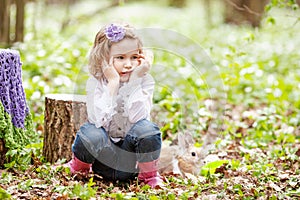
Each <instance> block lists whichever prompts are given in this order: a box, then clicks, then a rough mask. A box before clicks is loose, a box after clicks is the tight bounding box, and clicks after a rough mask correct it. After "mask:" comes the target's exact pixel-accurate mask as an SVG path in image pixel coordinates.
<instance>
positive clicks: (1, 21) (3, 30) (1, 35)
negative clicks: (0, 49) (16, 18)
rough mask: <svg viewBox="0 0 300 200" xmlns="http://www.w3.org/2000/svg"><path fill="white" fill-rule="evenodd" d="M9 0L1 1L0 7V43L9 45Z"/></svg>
mask: <svg viewBox="0 0 300 200" xmlns="http://www.w3.org/2000/svg"><path fill="white" fill-rule="evenodd" d="M9 10H10V0H1V6H0V42H3V43H6V44H9V43H10V39H9V34H10V12H9Z"/></svg>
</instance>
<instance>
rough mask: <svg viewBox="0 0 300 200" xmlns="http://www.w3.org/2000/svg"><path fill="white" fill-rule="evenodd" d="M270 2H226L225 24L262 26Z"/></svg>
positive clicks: (252, 0)
mask: <svg viewBox="0 0 300 200" xmlns="http://www.w3.org/2000/svg"><path fill="white" fill-rule="evenodd" d="M267 3H268V0H225V23H232V24H237V25H241V24H250V25H251V26H253V27H257V26H259V25H260V20H261V18H262V15H263V12H264V7H265V6H266V5H267Z"/></svg>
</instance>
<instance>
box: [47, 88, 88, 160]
mask: <svg viewBox="0 0 300 200" xmlns="http://www.w3.org/2000/svg"><path fill="white" fill-rule="evenodd" d="M44 120H45V121H44V130H45V132H44V147H43V155H44V157H45V158H46V160H47V161H49V162H51V163H54V162H56V161H57V160H59V159H63V158H65V159H66V160H70V159H71V157H72V144H73V141H74V139H75V136H76V132H77V131H78V130H79V128H80V126H81V125H82V124H84V123H85V122H86V121H87V110H86V96H85V95H75V94H48V95H46V98H45V117H44Z"/></svg>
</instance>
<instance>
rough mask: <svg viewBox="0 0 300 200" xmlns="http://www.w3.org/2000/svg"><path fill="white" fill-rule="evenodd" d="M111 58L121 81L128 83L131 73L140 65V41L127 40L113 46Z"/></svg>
mask: <svg viewBox="0 0 300 200" xmlns="http://www.w3.org/2000/svg"><path fill="white" fill-rule="evenodd" d="M109 57H110V58H111V57H113V66H114V68H115V69H116V71H117V72H118V73H119V75H120V81H121V82H128V80H129V78H130V74H131V72H132V71H133V70H134V69H135V68H136V67H137V66H139V65H140V60H139V58H140V49H139V46H138V41H137V40H135V39H127V38H125V39H123V40H121V41H120V42H118V43H114V44H112V46H111V48H110V56H109Z"/></svg>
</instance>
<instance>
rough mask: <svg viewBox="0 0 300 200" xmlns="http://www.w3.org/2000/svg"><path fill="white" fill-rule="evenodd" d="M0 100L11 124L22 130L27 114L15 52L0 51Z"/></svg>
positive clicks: (19, 64)
mask: <svg viewBox="0 0 300 200" xmlns="http://www.w3.org/2000/svg"><path fill="white" fill-rule="evenodd" d="M0 65H1V68H0V98H1V102H2V105H3V107H4V110H5V111H6V112H7V113H8V114H9V115H10V116H11V118H12V123H13V124H14V126H16V127H18V128H24V121H25V117H26V116H27V114H28V113H29V109H28V107H27V104H26V97H25V92H24V89H23V86H22V63H21V61H20V54H19V52H18V51H16V50H11V49H0Z"/></svg>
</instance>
